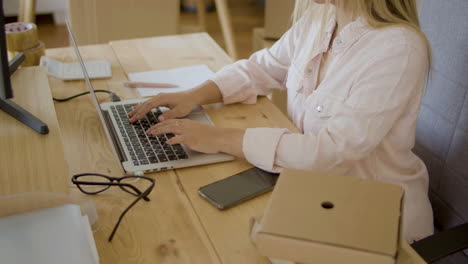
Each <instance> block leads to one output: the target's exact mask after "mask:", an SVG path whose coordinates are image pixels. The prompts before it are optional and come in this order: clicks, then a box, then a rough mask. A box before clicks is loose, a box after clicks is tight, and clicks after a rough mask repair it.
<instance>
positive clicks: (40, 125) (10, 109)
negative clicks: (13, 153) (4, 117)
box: [0, 53, 49, 134]
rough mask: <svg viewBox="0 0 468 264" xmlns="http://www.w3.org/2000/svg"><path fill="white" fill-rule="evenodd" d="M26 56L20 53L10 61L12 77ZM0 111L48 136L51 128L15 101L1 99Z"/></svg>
mask: <svg viewBox="0 0 468 264" xmlns="http://www.w3.org/2000/svg"><path fill="white" fill-rule="evenodd" d="M24 59H25V56H24V54H23V53H18V55H16V56H15V57H14V58H13V60H11V61H10V65H9V66H10V75H12V74H13V73H14V72H15V71H16V70H17V69H18V67H19V66H20V65H21V63H22V62H23V61H24ZM0 109H1V110H3V111H5V112H6V113H7V114H9V115H11V116H12V117H14V118H16V119H17V120H18V121H20V122H21V123H23V124H25V125H27V126H28V127H30V128H32V129H34V130H35V131H37V132H38V133H39V134H48V133H49V127H48V126H47V125H46V124H45V123H44V122H42V121H41V120H39V119H38V118H37V117H35V116H34V115H32V114H31V113H29V112H28V111H26V110H25V109H23V108H22V107H21V106H19V105H17V104H15V103H14V102H13V101H11V100H8V99H1V98H0Z"/></svg>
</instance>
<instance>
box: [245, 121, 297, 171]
mask: <svg viewBox="0 0 468 264" xmlns="http://www.w3.org/2000/svg"><path fill="white" fill-rule="evenodd" d="M287 131H288V130H287V129H286V128H248V129H247V130H246V131H245V134H244V139H243V146H242V152H243V153H244V156H245V158H246V159H247V161H249V162H250V163H251V164H253V165H255V166H256V167H258V168H260V169H263V170H266V171H276V170H277V168H276V167H275V166H274V163H275V158H276V149H277V147H278V145H279V142H280V139H281V137H282V136H283V134H285V133H286V132H287Z"/></svg>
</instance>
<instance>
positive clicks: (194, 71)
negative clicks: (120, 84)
mask: <svg viewBox="0 0 468 264" xmlns="http://www.w3.org/2000/svg"><path fill="white" fill-rule="evenodd" d="M213 76H214V73H213V71H212V70H210V68H208V66H206V65H195V66H189V67H182V68H176V69H171V70H165V71H148V72H138V73H130V74H129V75H128V78H129V79H130V81H131V82H148V83H169V84H173V85H175V86H176V87H175V88H138V92H139V93H140V95H141V96H143V97H146V96H154V95H157V94H158V93H175V92H182V91H186V90H189V89H192V88H194V87H195V86H197V85H200V84H202V83H203V82H205V81H206V80H208V79H210V78H211V77H213Z"/></svg>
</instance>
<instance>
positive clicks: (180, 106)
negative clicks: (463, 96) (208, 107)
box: [128, 81, 222, 123]
mask: <svg viewBox="0 0 468 264" xmlns="http://www.w3.org/2000/svg"><path fill="white" fill-rule="evenodd" d="M221 101H222V94H221V92H220V91H219V88H218V86H217V85H216V84H215V83H214V82H212V81H206V82H204V83H202V84H201V85H199V86H198V87H196V88H194V89H192V90H189V91H186V92H180V93H166V94H165V93H161V94H158V95H156V96H155V97H153V98H151V99H149V100H147V101H146V102H144V103H142V104H139V105H137V106H136V107H135V109H134V110H133V111H131V112H130V113H128V116H129V117H130V122H132V123H133V122H136V121H137V120H140V119H142V118H143V117H144V116H145V115H146V114H147V113H148V112H149V111H151V109H153V108H156V107H159V106H167V107H169V108H170V109H171V110H170V111H168V112H166V113H164V114H162V115H160V116H159V121H164V120H169V119H172V118H177V117H184V116H186V115H188V114H189V113H190V112H191V111H192V109H193V107H194V106H196V105H199V104H200V105H201V104H211V103H217V102H221Z"/></svg>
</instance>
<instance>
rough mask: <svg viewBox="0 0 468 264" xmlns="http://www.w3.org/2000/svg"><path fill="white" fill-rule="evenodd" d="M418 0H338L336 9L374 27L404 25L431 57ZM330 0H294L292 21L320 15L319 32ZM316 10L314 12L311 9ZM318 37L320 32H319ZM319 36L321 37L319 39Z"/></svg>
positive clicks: (326, 18) (329, 6) (327, 12)
mask: <svg viewBox="0 0 468 264" xmlns="http://www.w3.org/2000/svg"><path fill="white" fill-rule="evenodd" d="M418 3H419V1H418V0H337V3H336V5H337V8H343V9H344V10H346V11H347V12H349V13H350V14H352V15H353V16H354V17H360V16H362V17H363V18H365V19H366V20H367V23H368V24H369V25H370V26H371V27H373V28H384V27H388V26H404V27H407V28H409V29H412V30H414V31H415V32H416V33H418V34H419V35H420V36H421V38H422V39H423V40H424V41H425V43H426V46H427V50H428V55H429V58H430V57H431V56H430V54H431V51H430V45H429V41H428V40H427V38H426V35H425V34H424V33H423V32H422V30H421V27H420V24H419V17H418ZM332 8H333V7H332V4H331V0H325V3H324V4H316V3H315V2H314V1H313V0H296V6H295V9H294V13H293V20H294V22H297V21H298V20H299V19H300V18H302V17H303V16H305V15H307V16H314V15H317V14H320V16H321V18H317V17H315V18H314V19H321V21H322V23H321V24H322V26H321V27H322V30H321V31H322V33H323V31H324V30H325V26H326V24H325V23H323V22H325V21H327V20H328V19H329V17H328V16H330V15H331V12H329V10H330V9H332ZM313 9H315V11H314V12H310V11H311V10H313ZM319 36H320V35H319ZM319 39H320V38H319Z"/></svg>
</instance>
